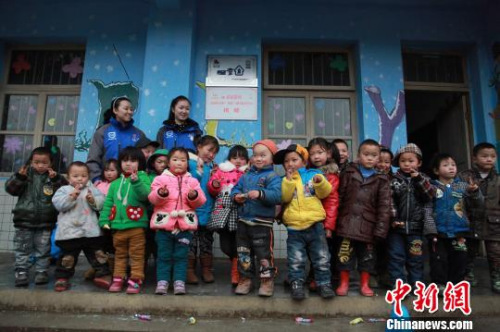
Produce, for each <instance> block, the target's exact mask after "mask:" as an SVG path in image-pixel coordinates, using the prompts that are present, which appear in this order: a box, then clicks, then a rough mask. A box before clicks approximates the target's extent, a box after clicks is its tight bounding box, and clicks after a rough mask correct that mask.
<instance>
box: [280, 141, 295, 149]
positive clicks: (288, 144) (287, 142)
mask: <svg viewBox="0 0 500 332" xmlns="http://www.w3.org/2000/svg"><path fill="white" fill-rule="evenodd" d="M291 144H292V140H291V139H287V140H282V141H281V143H278V145H277V147H278V150H284V149H286V148H287V147H288V146H290V145H291Z"/></svg>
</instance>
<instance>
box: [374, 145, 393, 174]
mask: <svg viewBox="0 0 500 332" xmlns="http://www.w3.org/2000/svg"><path fill="white" fill-rule="evenodd" d="M392 159H394V154H393V153H392V151H391V150H390V149H389V148H386V147H385V146H381V147H380V158H379V159H378V164H377V169H378V170H379V171H380V172H382V173H384V174H388V175H389V176H392V168H391V165H392Z"/></svg>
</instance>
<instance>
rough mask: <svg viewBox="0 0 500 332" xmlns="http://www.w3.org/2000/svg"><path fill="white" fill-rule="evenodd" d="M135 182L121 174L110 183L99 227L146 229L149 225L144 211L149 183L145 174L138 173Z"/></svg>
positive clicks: (146, 204)
mask: <svg viewBox="0 0 500 332" xmlns="http://www.w3.org/2000/svg"><path fill="white" fill-rule="evenodd" d="M137 176H138V179H137V181H135V182H132V181H131V180H130V177H125V176H124V175H123V174H122V175H121V176H120V177H119V178H118V179H116V180H115V181H113V182H111V186H110V187H109V191H108V195H107V196H106V200H105V201H104V206H103V209H102V211H101V215H100V217H99V226H101V227H103V226H104V225H108V226H110V227H111V229H115V230H123V229H130V228H146V227H148V224H149V219H148V215H147V213H146V209H147V206H148V195H149V192H150V190H151V182H150V180H149V176H148V175H147V174H146V172H143V171H139V172H138V174H137Z"/></svg>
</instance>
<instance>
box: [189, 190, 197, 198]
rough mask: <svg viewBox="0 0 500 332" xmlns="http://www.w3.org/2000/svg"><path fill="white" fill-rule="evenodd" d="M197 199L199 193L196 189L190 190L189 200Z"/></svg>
mask: <svg viewBox="0 0 500 332" xmlns="http://www.w3.org/2000/svg"><path fill="white" fill-rule="evenodd" d="M196 197H198V192H197V191H196V190H194V189H190V190H189V192H188V198H189V199H190V200H193V199H196Z"/></svg>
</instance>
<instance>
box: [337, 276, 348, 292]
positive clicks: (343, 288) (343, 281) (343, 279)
mask: <svg viewBox="0 0 500 332" xmlns="http://www.w3.org/2000/svg"><path fill="white" fill-rule="evenodd" d="M348 292H349V271H340V282H339V287H337V289H336V290H335V293H337V296H346V295H347V293H348Z"/></svg>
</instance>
